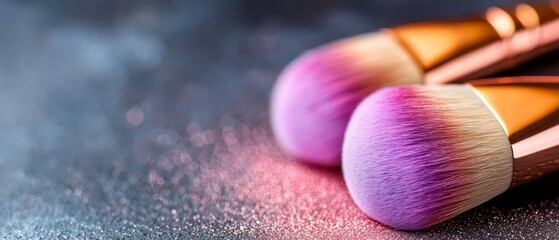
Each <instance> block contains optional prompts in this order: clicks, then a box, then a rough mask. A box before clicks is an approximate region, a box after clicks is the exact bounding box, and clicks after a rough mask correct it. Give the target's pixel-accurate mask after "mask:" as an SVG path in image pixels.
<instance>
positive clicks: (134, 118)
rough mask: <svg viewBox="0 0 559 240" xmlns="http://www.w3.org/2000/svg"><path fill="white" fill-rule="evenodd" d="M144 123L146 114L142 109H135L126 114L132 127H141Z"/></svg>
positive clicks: (127, 120)
mask: <svg viewBox="0 0 559 240" xmlns="http://www.w3.org/2000/svg"><path fill="white" fill-rule="evenodd" d="M143 121H144V112H143V111H142V109H141V108H138V107H133V108H131V109H130V110H128V112H126V122H127V123H128V124H130V125H132V126H139V125H140V124H142V122H143Z"/></svg>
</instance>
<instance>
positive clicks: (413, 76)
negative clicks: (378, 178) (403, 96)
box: [271, 1, 559, 166]
mask: <svg viewBox="0 0 559 240" xmlns="http://www.w3.org/2000/svg"><path fill="white" fill-rule="evenodd" d="M558 13H559V4H558V2H557V1H553V2H550V3H548V4H547V5H541V6H535V5H534V6H532V5H528V4H520V5H517V6H515V7H512V8H510V9H509V8H503V9H501V8H496V7H493V8H490V9H488V10H487V11H486V12H485V13H484V14H482V16H480V17H477V18H472V19H467V20H457V21H448V22H427V23H416V24H409V25H403V26H399V27H395V28H390V29H383V30H380V31H378V32H375V33H369V34H363V35H359V36H356V37H350V38H347V39H343V40H340V41H337V42H334V43H330V44H327V45H325V46H321V47H318V48H316V49H312V50H310V51H308V52H306V53H304V54H303V55H302V56H300V57H299V58H297V59H296V60H294V61H293V62H292V63H291V64H290V65H289V66H288V67H287V68H286V69H285V70H284V71H283V72H282V73H281V74H280V76H279V78H278V81H277V83H276V85H275V87H274V90H273V93H272V98H271V123H272V127H273V130H274V132H275V134H276V137H277V140H278V142H279V144H280V145H281V146H282V147H283V148H284V149H285V150H286V151H287V152H288V153H289V154H291V155H293V156H295V157H296V158H298V159H301V160H304V161H308V162H311V163H316V164H320V165H324V166H339V164H340V151H341V146H342V140H343V133H344V131H345V128H346V125H347V122H348V121H349V118H350V116H351V113H352V112H353V110H354V108H355V106H357V104H358V103H359V102H360V101H361V100H362V99H363V98H365V97H366V96H367V95H369V94H370V93H371V92H374V91H375V90H377V89H378V88H380V87H382V86H385V85H400V84H419V83H446V82H456V81H463V80H467V79H476V78H478V77H480V76H487V75H488V74H492V73H494V72H496V71H499V70H502V69H504V68H508V67H511V66H514V65H515V64H517V63H520V62H523V61H526V60H528V59H529V58H531V57H534V56H536V55H539V54H542V53H544V52H548V51H550V50H551V49H553V48H555V47H556V46H557V42H558V40H559V31H557V29H559V14H558Z"/></svg>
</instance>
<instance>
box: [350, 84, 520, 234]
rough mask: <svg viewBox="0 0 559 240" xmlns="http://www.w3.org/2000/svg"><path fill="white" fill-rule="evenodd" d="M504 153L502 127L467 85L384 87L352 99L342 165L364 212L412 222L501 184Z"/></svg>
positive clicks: (507, 154)
mask: <svg viewBox="0 0 559 240" xmlns="http://www.w3.org/2000/svg"><path fill="white" fill-rule="evenodd" d="M512 159H513V156H512V150H511V146H510V143H509V141H508V137H507V135H506V133H505V132H504V130H503V128H502V127H501V125H500V124H499V122H498V120H497V119H496V118H495V116H494V115H493V113H492V112H491V110H490V109H489V108H488V107H487V106H486V105H485V103H484V102H483V101H482V100H481V99H480V98H479V97H478V96H477V94H476V93H475V91H474V89H473V88H472V87H469V86H466V85H449V86H409V87H390V88H385V89H383V90H380V91H378V92H376V93H375V94H373V95H371V96H370V97H368V98H367V99H365V100H364V101H363V102H362V103H361V104H360V105H359V106H358V107H357V110H356V112H355V113H354V115H353V117H352V119H351V121H350V123H349V126H348V129H347V132H346V135H345V141H344V146H343V162H342V164H343V166H342V170H343V172H344V178H345V181H346V183H347V186H348V188H349V191H350V194H351V196H352V198H353V199H354V201H355V203H356V204H357V205H358V206H359V208H360V209H361V210H363V211H364V212H365V213H366V214H367V215H368V216H369V217H371V218H373V219H375V220H377V221H379V222H381V223H384V224H386V225H388V226H391V227H394V228H398V229H404V230H417V229H423V228H426V227H429V226H432V225H434V224H437V223H439V222H442V221H444V220H447V219H449V218H452V217H454V216H456V215H458V214H460V213H462V212H465V211H467V210H469V209H471V208H473V207H475V206H478V205H479V204H481V203H483V202H485V201H487V200H489V199H491V198H493V197H495V196H497V195H498V194H500V193H502V192H504V191H506V190H507V189H508V188H509V186H510V183H511V179H512Z"/></svg>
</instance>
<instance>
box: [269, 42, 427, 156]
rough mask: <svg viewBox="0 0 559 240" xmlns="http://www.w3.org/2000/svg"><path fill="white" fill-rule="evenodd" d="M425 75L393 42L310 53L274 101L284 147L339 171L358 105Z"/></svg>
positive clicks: (280, 84) (285, 76)
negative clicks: (389, 87) (383, 89)
mask: <svg viewBox="0 0 559 240" xmlns="http://www.w3.org/2000/svg"><path fill="white" fill-rule="evenodd" d="M420 79H421V71H420V69H419V67H418V66H417V65H416V64H415V63H414V62H413V60H412V59H411V57H410V56H409V55H408V54H407V53H406V52H405V51H404V49H403V48H402V47H401V46H400V45H398V43H397V42H396V41H395V40H394V39H393V37H392V36H391V35H390V34H388V33H384V32H379V33H372V34H365V35H361V36H357V37H353V38H349V39H345V40H341V41H338V42H334V43H332V44H329V45H326V46H323V47H320V48H317V49H313V50H310V51H308V52H306V53H305V54H304V55H302V56H301V57H299V58H298V59H296V60H295V61H293V62H292V63H291V64H290V65H289V66H288V67H287V68H286V69H285V70H284V71H283V72H282V73H281V75H280V77H279V79H278V81H277V83H276V85H275V87H274V90H273V93H272V99H271V120H272V127H273V129H274V132H275V134H276V137H277V139H278V142H279V144H280V145H281V146H282V147H283V148H284V149H285V150H286V151H287V152H288V153H290V154H291V155H293V156H295V157H296V158H298V159H301V160H304V161H308V162H311V163H315V164H319V165H323V166H339V165H340V152H341V147H342V141H343V134H344V131H345V129H346V126H347V122H348V121H349V118H350V116H351V114H352V112H353V110H354V109H355V107H356V106H357V104H358V103H359V102H360V101H361V100H362V99H363V98H365V97H366V96H367V95H368V94H370V93H371V92H373V91H375V90H376V89H378V88H379V87H381V86H383V85H392V84H414V83H419V81H420Z"/></svg>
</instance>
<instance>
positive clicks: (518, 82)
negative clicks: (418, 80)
mask: <svg viewBox="0 0 559 240" xmlns="http://www.w3.org/2000/svg"><path fill="white" fill-rule="evenodd" d="M470 84H472V85H473V87H474V89H475V90H476V92H477V93H478V95H479V96H480V98H482V100H483V101H484V102H485V103H486V104H487V106H488V107H489V108H490V109H491V111H492V112H493V114H494V115H495V117H496V118H497V119H498V120H499V122H500V123H501V126H502V127H503V129H504V130H505V132H506V134H507V136H508V137H509V141H510V143H511V147H512V152H513V156H514V159H513V179H512V183H511V187H515V186H518V185H520V184H523V183H525V182H529V181H531V180H533V179H536V178H539V177H542V176H545V175H547V174H549V173H552V172H555V171H558V170H559V77H511V78H498V79H486V80H480V81H473V82H471V83H470Z"/></svg>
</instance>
